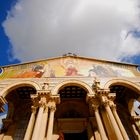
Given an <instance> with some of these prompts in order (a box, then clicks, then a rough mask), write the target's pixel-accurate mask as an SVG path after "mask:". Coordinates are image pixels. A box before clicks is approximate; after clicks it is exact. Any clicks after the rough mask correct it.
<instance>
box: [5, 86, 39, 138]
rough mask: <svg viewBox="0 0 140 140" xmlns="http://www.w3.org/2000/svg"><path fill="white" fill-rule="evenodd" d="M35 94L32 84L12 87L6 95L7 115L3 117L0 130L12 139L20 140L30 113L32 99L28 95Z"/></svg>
mask: <svg viewBox="0 0 140 140" xmlns="http://www.w3.org/2000/svg"><path fill="white" fill-rule="evenodd" d="M31 94H36V90H35V88H34V87H32V86H20V87H19V86H18V87H13V88H12V90H10V91H9V92H8V93H7V95H6V97H5V98H6V100H7V102H8V110H7V117H6V118H5V119H3V127H2V132H4V133H5V136H6V135H7V136H8V135H10V136H11V137H12V138H13V139H14V140H22V139H23V138H24V134H25V131H26V128H27V124H28V121H29V118H30V115H31V106H32V100H31V97H30V95H31Z"/></svg>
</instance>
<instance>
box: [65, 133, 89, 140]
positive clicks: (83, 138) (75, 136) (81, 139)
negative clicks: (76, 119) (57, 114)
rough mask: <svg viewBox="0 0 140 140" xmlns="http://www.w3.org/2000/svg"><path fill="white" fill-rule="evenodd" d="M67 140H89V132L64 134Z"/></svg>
mask: <svg viewBox="0 0 140 140" xmlns="http://www.w3.org/2000/svg"><path fill="white" fill-rule="evenodd" d="M64 139H65V140H88V137H87V131H84V132H82V133H64Z"/></svg>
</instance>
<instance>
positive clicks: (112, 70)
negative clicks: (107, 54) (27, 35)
mask: <svg viewBox="0 0 140 140" xmlns="http://www.w3.org/2000/svg"><path fill="white" fill-rule="evenodd" d="M139 102H140V72H139V70H138V65H134V64H126V63H118V62H112V61H105V60H97V59H93V58H85V57H79V56H76V55H65V56H62V57H58V58H50V59H46V60H39V61H34V62H29V63H24V64H17V65H10V66H4V67H1V68H0V111H1V114H2V112H6V117H5V118H4V119H2V123H3V125H2V128H1V131H0V132H1V133H0V140H140V114H139V112H140V106H139Z"/></svg>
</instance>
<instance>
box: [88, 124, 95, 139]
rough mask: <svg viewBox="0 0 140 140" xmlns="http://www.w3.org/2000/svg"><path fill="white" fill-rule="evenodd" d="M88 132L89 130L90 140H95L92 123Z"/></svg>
mask: <svg viewBox="0 0 140 140" xmlns="http://www.w3.org/2000/svg"><path fill="white" fill-rule="evenodd" d="M87 130H88V140H95V139H94V134H93V130H92V128H91V123H90V121H89V124H88V128H87Z"/></svg>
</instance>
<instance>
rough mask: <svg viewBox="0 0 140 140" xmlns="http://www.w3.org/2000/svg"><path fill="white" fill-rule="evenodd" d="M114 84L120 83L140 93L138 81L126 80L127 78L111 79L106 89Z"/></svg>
mask: <svg viewBox="0 0 140 140" xmlns="http://www.w3.org/2000/svg"><path fill="white" fill-rule="evenodd" d="M114 84H119V85H122V86H126V87H128V88H130V89H132V90H134V91H135V92H137V93H138V94H140V86H138V85H137V84H136V83H134V82H131V81H129V80H126V79H112V80H109V81H108V82H107V83H106V84H105V85H104V89H109V87H110V86H111V85H114Z"/></svg>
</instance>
